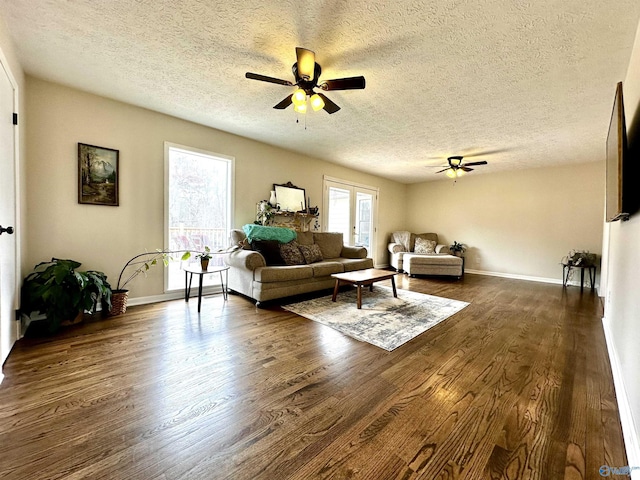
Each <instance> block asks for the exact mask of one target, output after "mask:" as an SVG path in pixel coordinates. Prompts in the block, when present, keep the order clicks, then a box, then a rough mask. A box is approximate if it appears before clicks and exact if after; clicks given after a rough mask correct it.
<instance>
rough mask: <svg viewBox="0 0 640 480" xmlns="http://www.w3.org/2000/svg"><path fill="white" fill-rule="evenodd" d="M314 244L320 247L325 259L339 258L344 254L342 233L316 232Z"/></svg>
mask: <svg viewBox="0 0 640 480" xmlns="http://www.w3.org/2000/svg"><path fill="white" fill-rule="evenodd" d="M313 242H314V243H315V244H317V245H318V246H319V247H320V251H321V252H322V257H323V258H337V257H339V256H340V252H342V246H343V242H342V233H340V232H315V233H314V234H313Z"/></svg>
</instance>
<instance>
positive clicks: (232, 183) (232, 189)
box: [163, 142, 236, 293]
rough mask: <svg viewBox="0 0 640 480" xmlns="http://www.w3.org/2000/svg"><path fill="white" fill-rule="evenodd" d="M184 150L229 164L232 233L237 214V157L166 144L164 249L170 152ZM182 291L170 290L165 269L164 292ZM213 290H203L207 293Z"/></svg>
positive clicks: (167, 234) (166, 246) (167, 240)
mask: <svg viewBox="0 0 640 480" xmlns="http://www.w3.org/2000/svg"><path fill="white" fill-rule="evenodd" d="M172 149H175V150H182V151H184V152H187V153H194V154H199V155H207V156H210V157H216V158H217V159H219V160H225V161H227V162H228V163H229V177H228V179H227V182H228V184H227V188H228V191H229V196H230V198H229V203H228V212H227V231H228V232H230V231H231V230H232V229H233V228H234V212H235V198H236V195H235V183H236V181H235V177H236V159H235V157H232V156H229V155H225V154H222V153H217V152H211V151H208V150H203V149H200V148H195V147H189V146H186V145H180V144H178V143H171V142H164V232H163V236H164V248H165V249H168V248H169V152H170V151H171V150H172ZM180 290H181V289H172V290H169V273H168V271H167V270H166V269H165V271H164V292H165V293H169V292H176V291H180ZM207 290H211V288H209V289H207V288H206V287H205V289H204V290H203V292H206V291H207Z"/></svg>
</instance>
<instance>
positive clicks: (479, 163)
mask: <svg viewBox="0 0 640 480" xmlns="http://www.w3.org/2000/svg"><path fill="white" fill-rule="evenodd" d="M473 165H487V162H485V161H484V160H483V161H481V162H464V166H465V167H471V166H473Z"/></svg>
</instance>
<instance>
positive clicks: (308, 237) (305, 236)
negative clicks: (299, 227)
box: [296, 232, 313, 245]
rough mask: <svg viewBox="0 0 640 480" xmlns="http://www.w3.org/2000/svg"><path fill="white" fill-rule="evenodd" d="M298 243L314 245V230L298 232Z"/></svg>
mask: <svg viewBox="0 0 640 480" xmlns="http://www.w3.org/2000/svg"><path fill="white" fill-rule="evenodd" d="M296 241H297V242H298V245H313V232H298V238H297V239H296Z"/></svg>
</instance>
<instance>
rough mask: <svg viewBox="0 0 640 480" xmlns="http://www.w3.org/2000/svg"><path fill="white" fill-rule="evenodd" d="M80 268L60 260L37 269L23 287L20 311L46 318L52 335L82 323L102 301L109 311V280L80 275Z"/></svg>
mask: <svg viewBox="0 0 640 480" xmlns="http://www.w3.org/2000/svg"><path fill="white" fill-rule="evenodd" d="M80 265H81V263H80V262H76V261H75V260H63V259H59V258H52V259H51V261H50V262H41V263H39V264H38V265H36V266H35V268H34V271H33V272H32V273H30V274H29V275H27V276H26V277H25V279H24V283H23V285H22V292H21V293H22V301H21V307H20V308H21V311H22V312H23V313H25V314H26V315H28V316H30V315H31V314H32V313H33V312H38V313H42V314H44V315H45V316H46V318H47V322H48V330H49V333H54V332H55V331H57V330H58V328H60V326H61V325H64V324H72V323H76V322H78V321H81V320H82V315H83V313H84V312H85V311H88V312H90V313H94V312H95V310H96V307H97V304H98V300H100V299H101V302H102V305H103V308H106V309H107V310H108V309H109V308H110V307H111V285H109V282H107V276H106V275H105V274H104V273H102V272H98V271H95V270H89V271H86V272H80V271H78V270H77V269H78V267H80Z"/></svg>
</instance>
